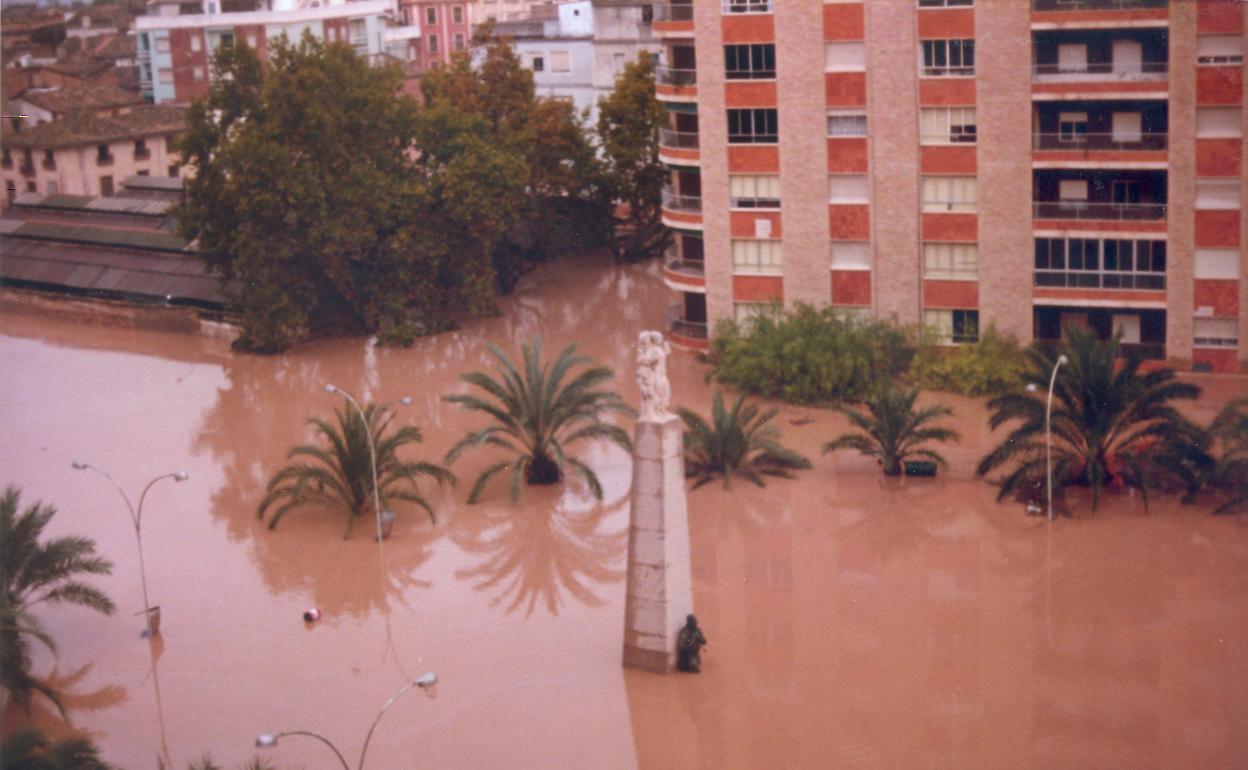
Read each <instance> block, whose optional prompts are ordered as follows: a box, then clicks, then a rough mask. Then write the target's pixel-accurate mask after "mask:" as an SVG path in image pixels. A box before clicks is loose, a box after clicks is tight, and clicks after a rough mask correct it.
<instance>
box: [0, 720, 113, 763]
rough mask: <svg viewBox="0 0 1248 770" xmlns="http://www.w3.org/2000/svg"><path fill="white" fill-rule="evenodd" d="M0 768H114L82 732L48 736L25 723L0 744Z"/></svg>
mask: <svg viewBox="0 0 1248 770" xmlns="http://www.w3.org/2000/svg"><path fill="white" fill-rule="evenodd" d="M0 768H6V769H7V768H13V770H18V769H19V768H21V769H22V770H116V768H114V767H113V766H112V765H110V764H108V763H107V762H105V761H104V760H102V759H100V747H99V746H96V745H95V742H94V741H92V740H91V739H90V738H88V737H86V736H83V735H72V736H70V737H68V738H60V739H58V740H55V741H54V740H52V739H51V738H49V737H48V736H47V735H46V734H45V733H44V732H43V731H42V730H40V729H39V728H37V727H32V726H30V725H26V726H24V727H19V728H17V729H16V730H14V731H13V733H12V734H11V735H9V737H7V738H5V739H4V743H2V744H0Z"/></svg>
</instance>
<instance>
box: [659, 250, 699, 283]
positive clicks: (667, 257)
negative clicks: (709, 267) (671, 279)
mask: <svg viewBox="0 0 1248 770" xmlns="http://www.w3.org/2000/svg"><path fill="white" fill-rule="evenodd" d="M663 266H664V267H665V268H666V269H667V270H669V271H671V272H673V273H684V274H685V275H696V276H699V277H701V276H703V275H706V263H705V262H703V261H702V260H700V259H685V258H684V257H682V256H680V250H679V249H677V248H676V247H675V246H672V247H670V248H669V249H668V250H667V251H665V252H663Z"/></svg>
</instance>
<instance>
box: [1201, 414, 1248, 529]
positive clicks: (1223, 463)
mask: <svg viewBox="0 0 1248 770" xmlns="http://www.w3.org/2000/svg"><path fill="white" fill-rule="evenodd" d="M1209 435H1210V437H1211V438H1212V439H1213V440H1214V441H1216V442H1217V444H1218V445H1219V447H1220V449H1221V452H1220V453H1219V454H1218V457H1217V459H1216V460H1215V461H1214V462H1213V466H1212V468H1210V471H1209V485H1210V486H1212V487H1213V488H1214V489H1217V490H1219V491H1220V492H1222V493H1223V494H1225V495H1226V497H1227V499H1226V501H1225V502H1223V503H1222V505H1219V506H1218V507H1217V508H1215V509H1214V510H1213V512H1214V513H1215V514H1225V513H1241V512H1245V511H1248V398H1241V399H1236V400H1235V401H1232V402H1231V403H1229V404H1227V405H1226V406H1225V407H1223V409H1222V411H1220V412H1218V415H1217V416H1216V417H1214V418H1213V423H1212V424H1211V425H1210V426H1209Z"/></svg>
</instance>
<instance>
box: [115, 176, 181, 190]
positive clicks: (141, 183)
mask: <svg viewBox="0 0 1248 770" xmlns="http://www.w3.org/2000/svg"><path fill="white" fill-rule="evenodd" d="M121 186H122V187H130V188H134V189H136V190H175V191H177V192H181V191H182V177H180V176H128V177H126V181H124V182H122V183H121Z"/></svg>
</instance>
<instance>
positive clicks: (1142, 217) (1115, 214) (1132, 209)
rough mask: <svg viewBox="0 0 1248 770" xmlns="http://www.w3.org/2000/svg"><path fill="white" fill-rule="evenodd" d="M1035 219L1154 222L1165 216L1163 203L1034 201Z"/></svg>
mask: <svg viewBox="0 0 1248 770" xmlns="http://www.w3.org/2000/svg"><path fill="white" fill-rule="evenodd" d="M1033 216H1034V217H1035V218H1036V219H1108V220H1113V221H1131V222H1149V221H1152V222H1156V221H1160V220H1163V219H1165V218H1166V204H1164V203H1097V202H1092V201H1034V202H1033Z"/></svg>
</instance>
